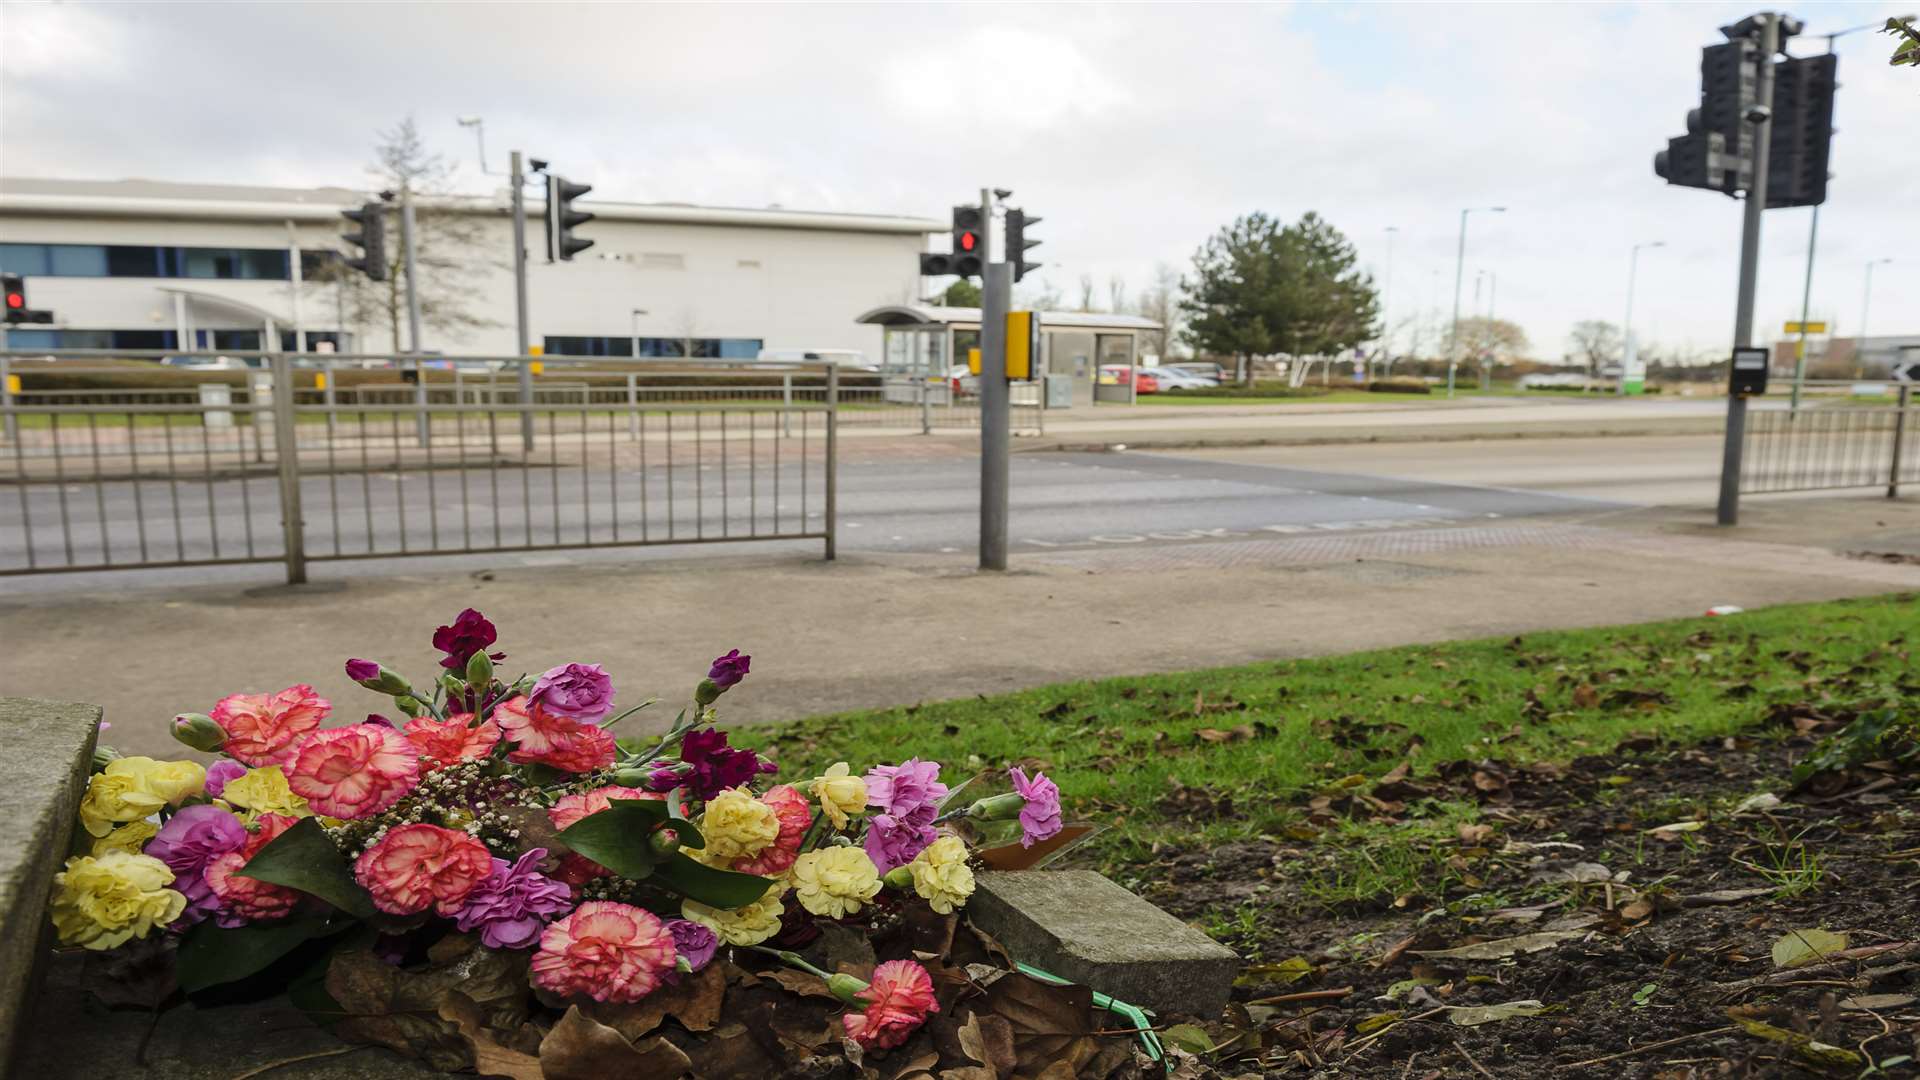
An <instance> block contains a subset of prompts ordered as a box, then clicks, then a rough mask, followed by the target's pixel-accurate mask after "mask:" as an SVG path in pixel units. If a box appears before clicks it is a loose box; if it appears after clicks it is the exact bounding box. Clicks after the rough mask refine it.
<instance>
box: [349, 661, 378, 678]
mask: <svg viewBox="0 0 1920 1080" xmlns="http://www.w3.org/2000/svg"><path fill="white" fill-rule="evenodd" d="M379 677H380V665H379V664H378V663H375V662H374V661H372V660H348V661H347V678H349V679H352V680H353V681H354V682H366V681H367V680H368V679H377V678H379Z"/></svg>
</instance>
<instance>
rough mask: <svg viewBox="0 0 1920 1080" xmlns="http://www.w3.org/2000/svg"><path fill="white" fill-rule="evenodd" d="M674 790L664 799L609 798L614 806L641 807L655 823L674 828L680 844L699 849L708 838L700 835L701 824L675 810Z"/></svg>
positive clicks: (684, 846) (705, 843)
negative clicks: (689, 819)
mask: <svg viewBox="0 0 1920 1080" xmlns="http://www.w3.org/2000/svg"><path fill="white" fill-rule="evenodd" d="M674 794H675V793H674V792H671V791H670V792H668V793H667V797H666V798H664V799H608V800H607V805H608V806H612V807H621V806H632V807H637V808H639V810H640V812H642V813H644V814H646V815H647V817H648V818H649V819H650V820H652V821H653V823H654V824H655V825H656V826H658V827H660V828H666V829H672V830H673V832H674V835H676V836H678V837H679V838H680V846H681V847H683V848H693V849H694V850H696V851H698V850H700V849H701V848H704V847H706V846H707V838H706V837H704V836H701V835H700V826H698V825H695V824H694V823H693V822H691V821H688V820H687V819H686V818H684V817H681V816H680V815H679V814H677V813H675V812H674V805H673V801H672V800H673V797H674Z"/></svg>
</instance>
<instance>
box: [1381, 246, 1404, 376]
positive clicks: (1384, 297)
mask: <svg viewBox="0 0 1920 1080" xmlns="http://www.w3.org/2000/svg"><path fill="white" fill-rule="evenodd" d="M1399 231H1400V226H1398V225H1389V226H1387V280H1386V283H1385V284H1384V285H1383V286H1381V289H1380V359H1382V360H1384V361H1386V365H1387V373H1388V374H1392V373H1393V324H1392V323H1391V322H1388V321H1387V314H1388V313H1389V312H1390V311H1391V310H1392V308H1391V307H1390V306H1389V305H1390V304H1391V303H1392V302H1393V234H1395V233H1397V232H1399Z"/></svg>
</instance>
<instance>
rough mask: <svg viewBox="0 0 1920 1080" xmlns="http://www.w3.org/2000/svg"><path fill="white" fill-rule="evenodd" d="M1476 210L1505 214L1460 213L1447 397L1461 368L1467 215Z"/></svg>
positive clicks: (1488, 208)
mask: <svg viewBox="0 0 1920 1080" xmlns="http://www.w3.org/2000/svg"><path fill="white" fill-rule="evenodd" d="M1475 210H1480V211H1482V212H1484V213H1489V214H1504V213H1506V212H1507V208H1506V207H1504V206H1471V207H1467V208H1466V209H1463V210H1461V211H1460V244H1459V247H1458V248H1457V249H1456V250H1455V252H1454V256H1453V328H1452V329H1451V330H1449V331H1447V396H1448V397H1452V396H1453V375H1454V372H1455V370H1457V369H1458V368H1459V366H1460V353H1459V346H1460V284H1461V279H1462V278H1463V277H1464V276H1465V275H1466V271H1467V215H1468V214H1471V213H1473V212H1474V211H1475Z"/></svg>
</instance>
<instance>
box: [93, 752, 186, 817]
mask: <svg viewBox="0 0 1920 1080" xmlns="http://www.w3.org/2000/svg"><path fill="white" fill-rule="evenodd" d="M106 774H107V775H108V776H131V777H133V779H134V781H135V782H136V783H138V784H139V785H140V790H142V791H145V792H148V793H149V794H152V795H155V796H157V797H159V798H161V799H164V800H166V801H167V802H168V803H170V804H172V805H175V806H178V805H179V804H180V801H181V800H182V799H185V798H188V797H189V796H193V795H198V794H200V792H201V791H203V790H205V789H206V786H207V770H206V768H205V766H202V765H201V764H200V763H199V762H197V761H155V760H154V759H152V758H150V757H123V758H115V759H114V760H112V761H111V762H108V763H107V769H106Z"/></svg>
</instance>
